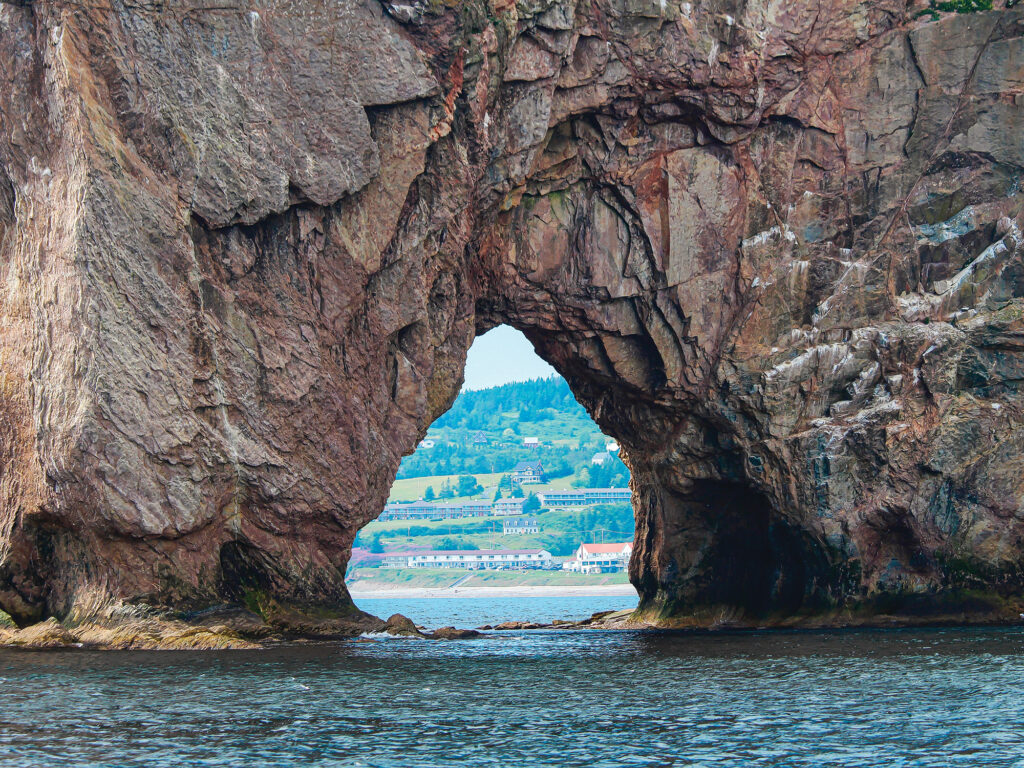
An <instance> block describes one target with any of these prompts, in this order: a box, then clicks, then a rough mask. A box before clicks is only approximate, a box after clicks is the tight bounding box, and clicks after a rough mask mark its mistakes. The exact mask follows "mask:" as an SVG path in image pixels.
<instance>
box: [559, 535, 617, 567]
mask: <svg viewBox="0 0 1024 768" xmlns="http://www.w3.org/2000/svg"><path fill="white" fill-rule="evenodd" d="M632 554H633V542H631V541H624V542H617V543H614V544H580V546H579V548H578V549H577V550H576V552H575V553H573V556H572V558H571V559H569V560H566V561H565V562H564V563H563V564H562V568H563V569H565V570H567V571H575V572H576V573H617V572H618V571H624V570H626V568H627V567H628V566H629V558H630V556H631V555H632Z"/></svg>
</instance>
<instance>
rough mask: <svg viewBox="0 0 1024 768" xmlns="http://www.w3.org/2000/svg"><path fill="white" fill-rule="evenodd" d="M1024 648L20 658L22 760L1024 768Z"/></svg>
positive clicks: (541, 639) (11, 655) (15, 675)
mask: <svg viewBox="0 0 1024 768" xmlns="http://www.w3.org/2000/svg"><path fill="white" fill-rule="evenodd" d="M452 602H458V603H460V605H458V606H452V607H451V610H452V611H453V612H458V611H463V610H465V606H464V604H463V603H462V601H461V600H456V601H452ZM431 605H433V606H434V607H433V609H432V610H435V611H437V610H439V606H437V605H436V603H435V601H431ZM406 610H407V612H409V613H415V611H412V610H410V609H409V608H408V607H407V608H406ZM450 615H451V616H455V615H456V613H452V614H450ZM429 623H431V624H438V623H452V622H448V621H445V622H436V621H431V622H429ZM456 623H458V622H456ZM1022 652H1024V632H1022V630H1020V629H1016V628H1007V629H932V630H923V629H914V630H896V631H867V630H858V631H832V632H742V633H727V634H714V635H709V634H669V633H657V632H602V631H587V630H573V631H564V630H563V631H557V630H541V631H533V632H512V633H494V634H488V635H486V636H484V637H482V638H479V639H474V640H465V641H454V642H436V641H429V640H410V639H386V640H380V641H377V642H363V643H333V644H323V645H296V646H290V647H280V648H274V649H271V650H264V651H234V652H216V653H182V652H164V653H156V652H93V651H62V652H24V651H22V652H18V651H12V650H0V766H100V767H106V766H117V767H118V768H120V767H122V766H124V767H131V766H146V767H147V768H151V767H154V766H156V767H162V766H168V767H170V766H174V767H175V768H179V767H181V766H246V767H247V768H248V767H250V766H252V767H255V768H262V767H271V768H272V767H275V766H389V767H390V766H474V767H479V766H502V767H504V766H551V767H552V768H554V767H556V766H557V767H558V768H564V767H566V766H570V767H574V766H596V767H597V768H612V767H613V766H614V767H618V766H735V767H736V768H747V767H748V766H772V767H776V766H806V767H807V768H822V766H863V767H864V768H868V767H870V768H888V767H889V766H936V767H939V766H942V767H945V766H965V767H968V766H969V767H970V768H985V767H988V766H1000V767H1008V766H1024V691H1022V685H1024V653H1022Z"/></svg>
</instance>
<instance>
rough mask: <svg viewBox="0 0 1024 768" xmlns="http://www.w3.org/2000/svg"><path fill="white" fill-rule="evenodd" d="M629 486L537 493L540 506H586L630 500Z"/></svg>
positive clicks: (556, 507) (553, 507) (554, 507)
mask: <svg viewBox="0 0 1024 768" xmlns="http://www.w3.org/2000/svg"><path fill="white" fill-rule="evenodd" d="M632 498H633V495H632V493H631V492H630V490H629V488H580V489H579V490H576V491H545V492H544V493H538V494H537V499H538V500H539V501H540V504H541V506H542V507H550V508H552V509H558V508H559V507H587V506H590V505H592V504H618V503H621V502H624V501H625V502H628V501H631V500H632Z"/></svg>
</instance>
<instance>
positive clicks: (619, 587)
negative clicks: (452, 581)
mask: <svg viewBox="0 0 1024 768" xmlns="http://www.w3.org/2000/svg"><path fill="white" fill-rule="evenodd" d="M367 586H371V585H367ZM349 592H350V594H351V595H352V597H353V598H357V599H358V598H360V597H364V598H426V597H443V598H452V597H600V596H604V595H612V596H615V595H622V596H628V597H634V598H635V597H637V593H636V590H635V589H634V588H633V585H632V584H594V585H589V586H584V585H581V586H561V585H551V586H518V587H470V586H465V587H454V588H451V587H445V588H427V587H395V588H386V587H385V588H379V589H372V588H370V589H365V588H361V587H360V586H359V585H358V584H357V585H354V586H352V587H351V588H350V589H349Z"/></svg>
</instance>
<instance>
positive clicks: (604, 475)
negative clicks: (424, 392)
mask: <svg viewBox="0 0 1024 768" xmlns="http://www.w3.org/2000/svg"><path fill="white" fill-rule="evenodd" d="M527 438H536V440H534V441H531V442H532V443H533V444H532V445H530V444H528V443H527ZM608 443H609V438H607V437H605V436H604V435H602V434H601V431H600V430H599V429H598V428H597V425H596V424H595V423H594V422H593V421H592V420H591V418H590V416H589V415H588V414H587V412H586V410H584V408H583V406H581V405H580V404H579V403H577V402H576V398H574V397H573V395H572V392H570V391H569V385H568V384H566V383H565V379H563V378H561V377H552V378H549V379H534V380H532V381H524V382H516V383H512V384H503V385H502V386H500V387H491V388H490V389H481V390H475V391H469V392H462V393H461V394H460V395H459V397H458V398H457V399H456V401H455V403H454V405H453V406H452V408H451V410H450V411H448V413H446V414H444V415H443V416H442V417H441V418H439V419H438V420H437V421H436V422H435V423H434V424H433V426H431V428H430V430H429V431H428V433H427V441H426V444H424V445H422V446H421V447H420V448H418V449H417V451H416V453H414V454H413V455H412V456H407V457H406V458H405V460H404V461H403V462H402V466H401V467H400V468H399V470H398V477H399V478H411V477H428V476H432V475H452V474H460V473H466V474H486V473H494V472H502V473H506V472H509V471H510V470H511V469H512V468H513V467H514V466H515V465H516V464H517V463H518V462H520V461H528V460H529V461H536V460H539V461H541V462H542V463H543V465H544V470H545V474H546V475H547V476H548V477H549V478H555V477H566V476H568V475H573V474H578V475H579V477H578V478H577V480H578V482H579V484H581V485H583V486H586V487H604V486H609V485H615V486H617V487H623V486H624V485H625V484H626V483H627V482H628V479H629V472H628V470H627V469H626V467H625V465H624V464H623V463H622V462H621V461H619V460H618V457H612V460H609V461H608V462H607V463H606V464H605V465H604V466H594V465H593V464H592V459H593V457H594V455H595V454H596V453H601V452H603V451H604V450H605V446H606V445H607V444H608Z"/></svg>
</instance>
